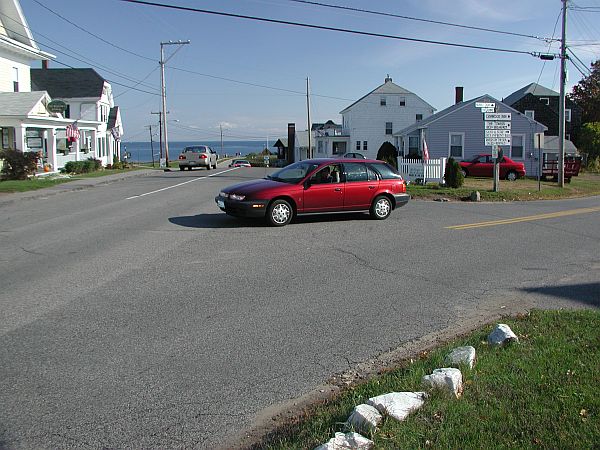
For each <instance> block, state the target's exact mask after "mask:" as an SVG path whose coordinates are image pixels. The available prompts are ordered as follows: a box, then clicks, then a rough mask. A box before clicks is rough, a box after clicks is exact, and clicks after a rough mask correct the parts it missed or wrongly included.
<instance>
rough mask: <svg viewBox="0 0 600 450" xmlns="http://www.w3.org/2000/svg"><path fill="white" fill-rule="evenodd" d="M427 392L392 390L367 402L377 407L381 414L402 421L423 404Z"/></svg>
mask: <svg viewBox="0 0 600 450" xmlns="http://www.w3.org/2000/svg"><path fill="white" fill-rule="evenodd" d="M426 396H427V394H425V392H390V393H389V394H384V395H378V396H377V397H372V398H370V399H369V400H368V401H367V403H368V404H369V405H371V406H374V407H375V408H377V410H378V411H379V412H380V413H381V414H386V415H388V416H390V417H393V418H394V419H396V420H399V421H402V420H404V419H406V417H407V416H408V415H409V414H410V413H411V412H413V411H415V410H417V409H419V408H420V407H421V406H423V403H424V402H425V397H426Z"/></svg>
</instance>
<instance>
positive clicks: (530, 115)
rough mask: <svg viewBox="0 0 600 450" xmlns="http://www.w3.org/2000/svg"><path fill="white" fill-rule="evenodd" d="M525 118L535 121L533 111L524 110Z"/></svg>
mask: <svg viewBox="0 0 600 450" xmlns="http://www.w3.org/2000/svg"><path fill="white" fill-rule="evenodd" d="M525 117H529V118H530V119H531V120H535V111H532V110H530V109H526V110H525Z"/></svg>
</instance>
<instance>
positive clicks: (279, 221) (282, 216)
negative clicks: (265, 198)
mask: <svg viewBox="0 0 600 450" xmlns="http://www.w3.org/2000/svg"><path fill="white" fill-rule="evenodd" d="M293 216H294V210H293V209H292V205H290V204H289V203H288V202H287V201H285V200H275V201H274V202H272V203H271V204H270V205H269V209H268V210H267V222H269V224H270V225H272V226H274V227H282V226H284V225H287V224H288V223H290V222H291V221H292V217H293Z"/></svg>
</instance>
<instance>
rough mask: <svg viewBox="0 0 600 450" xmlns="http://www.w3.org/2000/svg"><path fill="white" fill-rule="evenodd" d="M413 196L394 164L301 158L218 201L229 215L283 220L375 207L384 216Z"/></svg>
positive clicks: (231, 188) (273, 221)
mask: <svg viewBox="0 0 600 450" xmlns="http://www.w3.org/2000/svg"><path fill="white" fill-rule="evenodd" d="M409 199H410V195H408V194H407V193H406V183H405V182H404V180H403V179H402V176H401V175H400V174H399V173H398V172H397V171H396V169H394V168H393V167H392V166H390V165H389V164H387V163H385V162H383V161H375V160H349V159H341V158H340V159H333V158H332V159H309V160H306V161H300V162H297V163H294V164H290V165H289V166H287V167H284V168H283V169H281V170H278V171H277V172H274V173H273V174H272V175H268V176H267V177H266V178H263V179H260V180H253V181H247V182H245V183H240V184H236V185H234V186H229V187H227V188H225V189H223V190H222V191H221V192H220V193H219V195H218V196H217V197H216V198H215V202H216V203H217V206H218V207H219V208H220V209H221V210H222V211H224V212H225V213H227V214H229V215H232V216H237V217H263V218H266V220H267V222H268V223H269V224H271V225H273V226H283V225H287V224H288V223H290V221H291V220H292V218H293V217H294V216H295V215H300V214H315V213H330V212H338V211H346V212H351V211H369V212H370V214H371V216H372V217H373V218H374V219H380V220H382V219H386V218H387V217H388V216H389V215H390V213H391V212H392V210H393V209H395V208H398V207H400V206H404V205H406V203H408V201H409Z"/></svg>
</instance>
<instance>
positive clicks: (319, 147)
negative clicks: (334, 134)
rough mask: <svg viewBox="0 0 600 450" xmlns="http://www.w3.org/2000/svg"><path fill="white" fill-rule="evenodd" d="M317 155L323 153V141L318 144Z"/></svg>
mask: <svg viewBox="0 0 600 450" xmlns="http://www.w3.org/2000/svg"><path fill="white" fill-rule="evenodd" d="M317 153H323V141H319V142H317Z"/></svg>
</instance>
